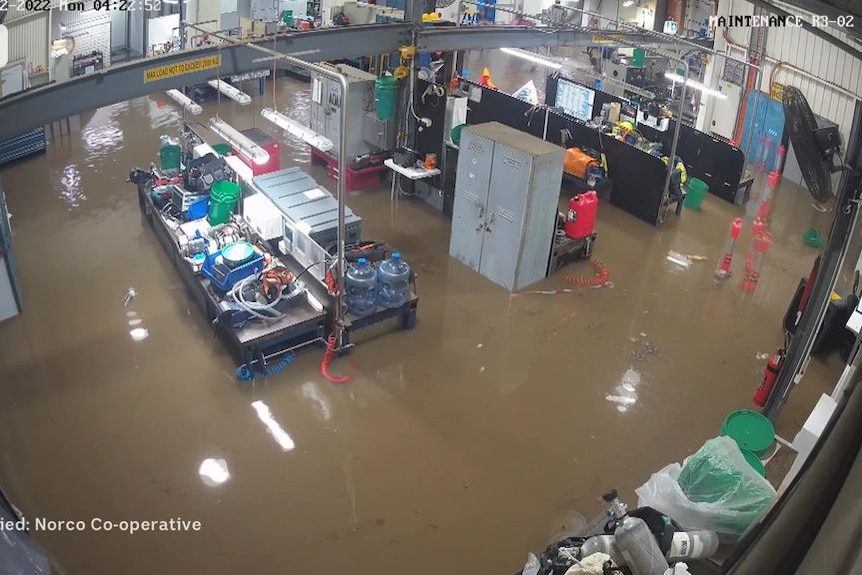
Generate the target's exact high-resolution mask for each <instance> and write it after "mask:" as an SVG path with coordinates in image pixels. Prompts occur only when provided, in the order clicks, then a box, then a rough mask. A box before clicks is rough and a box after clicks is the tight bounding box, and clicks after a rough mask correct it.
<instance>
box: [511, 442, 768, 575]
mask: <svg viewBox="0 0 862 575" xmlns="http://www.w3.org/2000/svg"><path fill="white" fill-rule="evenodd" d="M636 493H637V495H638V507H637V508H636V509H633V510H629V509H628V506H627V505H626V504H625V503H623V502H622V501H620V499H619V497H618V494H617V491H616V490H611V491H609V492H608V493H606V494H605V495H604V496H603V497H602V498H603V499H604V501H605V502H606V504H607V510H606V511H605V512H604V513H603V514H602V515H601V516H599V517H598V518H596V519H595V520H594V521H592V522H591V523H590V524H589V525H587V527H586V528H584V529H583V530H582V533H578V534H577V535H576V536H572V535H571V533H567V534H564V536H563V537H562V538H560V539H559V540H557V541H554V542H553V543H551V545H549V546H548V547H547V549H545V551H544V552H542V553H540V554H539V555H534V554H532V553H531V554H530V555H529V556H528V559H527V563H526V564H525V565H524V569H523V570H522V571H521V573H522V575H683V574H686V573H689V570H688V564H687V562H691V561H697V560H703V559H708V558H710V557H712V556H713V555H715V554H716V552H717V551H718V549H719V545H720V544H721V543H724V542H733V541H735V540H736V539H738V538H739V537H740V536H741V535H742V534H743V533H744V532H745V530H746V529H748V527H749V526H751V525H752V524H753V523H754V522H755V521H757V519H758V518H759V517H760V516H761V515H762V514H763V513H764V512H765V511H766V509H768V508H769V506H770V505H771V504H772V502H773V501H774V500H775V498H776V495H777V494H776V492H775V489H773V487H772V486H771V485H770V484H769V482H767V481H766V479H765V478H764V477H763V476H762V475H761V474H760V473H759V472H758V470H757V469H755V468H754V467H753V466H752V463H751V462H750V461H749V460H747V459H746V457H745V456H744V455H743V453H742V451H741V450H740V448H739V445H738V444H737V442H736V441H735V440H734V439H731V438H730V437H716V438H714V439H710V440H709V441H707V442H706V443H705V444H704V445H703V447H701V448H700V449H699V450H698V451H697V452H696V453H695V454H694V455H692V456H691V457H689V458H688V459H687V460H686V461H685V462H683V464H682V465H680V464H679V463H673V464H671V465H668V466H667V467H665V468H664V469H661V470H660V471H658V472H656V473H654V474H653V475H652V476H651V477H650V478H649V480H648V481H647V482H646V483H645V484H644V485H642V486H641V487H639V488H638V489H637V490H636Z"/></svg>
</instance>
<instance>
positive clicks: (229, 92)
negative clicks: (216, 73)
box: [209, 80, 251, 106]
mask: <svg viewBox="0 0 862 575" xmlns="http://www.w3.org/2000/svg"><path fill="white" fill-rule="evenodd" d="M209 85H210V86H212V87H213V88H215V89H216V90H218V91H219V92H221V93H222V94H224V95H225V96H227V97H228V98H230V99H231V100H233V101H234V102H236V103H237V104H242V105H243V106H248V105H249V104H251V96H249V95H248V94H246V93H245V92H243V91H242V90H237V89H236V88H234V87H233V86H231V85H230V84H228V83H227V82H225V81H224V80H210V81H209Z"/></svg>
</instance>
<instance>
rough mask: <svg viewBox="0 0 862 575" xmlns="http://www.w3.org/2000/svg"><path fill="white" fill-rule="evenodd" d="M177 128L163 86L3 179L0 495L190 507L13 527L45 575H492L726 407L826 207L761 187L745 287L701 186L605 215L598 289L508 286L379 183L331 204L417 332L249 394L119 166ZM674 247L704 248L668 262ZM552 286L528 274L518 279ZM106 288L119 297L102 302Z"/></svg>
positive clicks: (390, 335)
mask: <svg viewBox="0 0 862 575" xmlns="http://www.w3.org/2000/svg"><path fill="white" fill-rule="evenodd" d="M520 71H521V69H520V68H518V69H517V70H514V71H510V72H507V74H509V75H511V76H512V77H517V73H519V72H520ZM521 83H523V82H521ZM255 86H256V83H252V84H246V88H247V89H249V90H251V89H252V88H254V87H255ZM514 88H517V86H514ZM271 97H272V95H271V94H268V95H267V96H266V97H265V98H255V100H254V102H253V104H252V105H251V106H249V107H247V108H242V107H240V106H238V105H236V104H233V103H228V102H222V103H221V104H220V108H221V110H220V112H221V115H222V117H224V118H225V119H227V120H228V121H230V122H231V124H232V125H234V126H235V127H237V128H240V129H243V128H248V127H252V126H257V127H260V128H262V129H264V130H266V131H268V132H270V133H271V134H273V135H275V136H277V137H281V134H280V133H279V132H278V131H277V130H275V129H274V128H273V127H272V125H271V124H269V123H267V122H266V121H265V120H263V119H262V118H261V117H260V108H261V107H263V106H267V105H270V102H271V99H270V98H271ZM277 98H278V104H279V108H280V109H286V110H288V111H289V113H290V114H291V115H293V116H294V117H297V118H298V119H304V118H305V117H306V116H307V111H308V86H307V84H303V83H301V82H298V81H295V80H284V81H280V82H279V92H278V95H277ZM216 107H217V106H216V104H206V105H204V108H205V113H204V115H202V116H200V117H199V118H197V120H200V121H201V122H203V123H205V119H206V118H207V117H208V116H209V115H211V114H213V113H215V111H216ZM180 121H181V117H180V114H179V113H178V112H177V108H176V107H175V106H173V105H172V104H170V103H169V100H167V98H165V97H163V96H162V95H154V96H152V97H149V98H140V99H137V100H133V101H130V102H126V103H120V104H116V105H114V106H110V107H107V108H103V109H101V110H97V111H94V112H91V113H88V114H85V115H83V116H82V118H81V130H80V132H78V133H74V134H72V135H71V136H67V137H66V138H64V139H58V140H53V141H51V142H50V145H49V148H48V151H47V153H45V154H44V155H41V156H37V157H34V158H31V159H27V160H24V161H21V162H18V163H16V164H14V165H12V166H7V167H4V168H3V169H2V171H0V177H2V178H3V183H4V186H5V189H6V191H7V194H8V204H9V209H10V211H11V212H12V214H13V216H14V217H13V220H12V222H13V227H14V230H15V238H14V241H15V250H16V254H17V257H18V264H19V266H18V267H19V275H20V281H21V287H22V293H23V303H24V307H25V311H24V313H23V314H22V315H20V316H18V317H16V318H13V319H11V320H9V321H6V322H4V323H2V324H0V453H2V457H3V460H2V466H0V485H2V487H3V489H4V490H5V491H6V493H7V494H8V495H9V497H10V499H11V500H12V501H13V502H14V503H15V504H16V505H17V506H18V507H19V508H20V509H21V510H22V512H23V513H24V514H25V515H27V516H29V517H37V516H43V517H48V518H52V519H84V520H89V519H90V518H93V517H100V518H103V519H107V520H112V521H119V520H122V519H138V520H143V519H169V518H175V517H182V518H184V519H187V520H198V521H200V522H201V523H202V529H201V531H200V532H190V533H143V534H136V535H127V534H122V533H117V532H110V533H104V532H93V531H90V530H88V531H85V532H82V533H56V532H40V533H36V534H35V535H36V538H37V539H38V540H39V541H40V542H41V543H42V544H43V545H44V547H45V548H46V549H47V551H48V553H49V554H50V556H51V558H52V560H53V561H54V562H55V563H56V565H58V566H59V567H60V568H61V569H62V571H63V572H65V573H69V574H88V575H98V574H111V575H113V574H116V573H124V574H129V575H132V574H144V573H147V574H149V573H180V572H189V573H214V574H215V573H225V574H228V573H320V572H326V573H348V572H349V573H411V574H413V575H426V574H427V575H432V574H433V575H439V574H441V573H477V574H486V573H487V574H489V575H490V574H501V573H513V572H515V571H516V570H517V569H520V567H521V566H522V565H523V562H524V559H525V557H526V554H527V552H528V551H530V550H537V549H540V548H543V547H544V546H545V544H546V543H547V540H548V538H549V537H550V536H552V535H553V534H554V533H555V532H557V531H559V530H560V529H561V527H562V526H563V525H564V524H567V523H568V524H571V521H572V519H571V518H572V517H576V513H575V512H578V513H581V514H583V515H584V516H586V517H588V518H589V517H591V516H593V515H595V514H596V513H597V512H598V511H599V509H600V500H599V496H600V494H601V493H602V492H603V491H605V490H606V489H608V488H610V487H618V488H619V489H620V493H621V496H622V497H623V498H624V499H625V500H627V501H628V502H629V503H632V504H634V503H635V497H634V494H633V489H634V488H635V487H637V486H638V485H640V484H641V483H643V482H644V481H645V480H646V479H647V478H648V477H649V474H650V473H651V472H653V471H655V470H658V469H660V468H661V467H663V466H664V465H666V464H667V463H669V462H671V461H677V460H680V459H681V458H683V457H685V456H686V455H688V454H690V453H692V452H693V451H694V450H696V449H697V448H698V447H699V446H700V445H701V444H702V443H703V441H705V440H706V439H708V438H710V437H713V436H715V435H717V434H718V432H719V428H720V426H721V423H722V420H723V419H724V417H725V416H726V415H727V414H728V413H729V412H730V411H732V410H734V409H739V408H746V407H749V406H750V399H751V395H752V392H753V390H754V387H755V385H756V383H757V381H758V378H759V375H760V373H761V371H762V369H763V366H764V363H765V360H763V359H762V358H760V357H759V356H758V354H762V353H766V352H771V351H773V350H774V349H775V348H776V347H777V346H779V345H780V344H781V342H782V329H781V319H782V316H783V314H784V310H785V308H786V306H787V305H788V302H789V300H790V298H791V296H792V294H793V291H794V289H795V287H796V284H797V282H798V280H799V278H800V277H802V276H803V275H807V273H808V270H809V268H810V266H811V263H812V261H813V259H814V257H815V256H816V252H815V251H814V250H812V249H811V248H808V247H806V246H805V245H803V244H802V241H801V233H802V231H803V230H805V229H806V228H808V227H811V226H816V227H819V228H820V229H821V230H823V231H824V232H825V231H826V230H828V225H829V222H830V220H831V213H825V214H823V213H819V212H818V211H816V210H815V209H814V208H813V207H812V205H811V199H810V197H809V196H808V195H807V193H806V192H804V191H802V190H800V188H799V187H798V186H797V185H795V184H794V183H792V182H787V183H785V184H782V186H781V188H780V189H779V190H778V193H777V197H776V206H775V215H774V219H773V225H772V233H773V244H772V249H771V251H770V253H769V254H768V256H767V258H766V265H765V268H764V271H763V275H762V278H761V280H760V284H759V287H758V289H757V292H756V293H755V294H752V295H749V294H746V293H744V292H743V291H742V290H741V289H740V282H741V279H740V277H739V276H740V275H741V271H740V269H741V265H742V260H743V254H744V251H743V250H744V249H745V248H746V247H747V242H746V241H743V242H741V244H742V245H740V246H739V247H738V250H737V257H736V260H735V264H734V269H735V270H736V271H737V276H736V277H734V278H732V279H731V280H729V281H727V282H725V283H723V284H719V283H716V281H715V280H714V279H713V276H712V271H713V269H714V267H715V263H716V261H717V259H718V257H719V255H720V253H721V251H722V249H723V247H724V244H725V241H726V235H727V231H728V226H729V222H730V220H731V219H732V218H733V217H735V216H738V215H741V214H742V212H743V208H742V207H740V206H733V205H730V204H728V203H726V202H724V201H722V200H720V199H718V198H716V197H708V198H707V199H706V201H705V204H704V207H703V209H702V210H701V211H696V212H693V211H688V210H686V211H685V212H684V213H683V215H682V216H681V217H679V218H678V217H676V216H673V215H670V216H669V218H668V221H667V224H666V225H665V226H664V227H662V228H659V229H657V228H654V227H652V226H649V225H647V224H645V223H643V222H641V221H639V220H637V219H636V218H634V217H633V216H630V215H629V214H627V213H625V212H623V211H621V210H619V209H617V208H616V207H612V206H606V205H602V206H601V208H600V211H599V218H598V224H597V230H598V241H597V244H596V247H595V255H596V256H597V257H598V258H600V259H601V260H602V261H604V262H605V264H607V266H608V267H609V269H610V273H611V279H612V281H613V287H612V288H601V289H578V290H575V291H574V292H573V293H557V294H555V295H542V294H526V293H525V294H510V293H508V292H506V291H505V290H504V289H502V288H500V287H497V286H496V285H494V284H492V283H491V282H490V281H488V280H486V279H484V278H483V277H481V276H479V275H478V274H476V273H474V272H472V271H471V270H469V269H467V268H466V267H465V266H463V265H462V264H460V263H458V262H456V261H454V260H453V259H451V258H450V257H449V256H448V244H449V221H448V220H447V219H446V218H444V217H443V216H442V215H441V214H439V213H438V212H436V211H434V210H433V209H432V208H430V207H428V206H427V205H425V204H423V203H421V202H415V201H410V200H407V199H401V200H400V201H399V207H398V211H397V217H393V211H392V210H391V209H390V197H389V190H388V186H387V185H386V184H383V185H381V186H380V187H379V188H376V189H370V190H365V191H363V192H361V193H352V194H351V195H350V197H349V200H348V203H349V205H350V206H351V208H352V209H353V210H354V211H355V212H356V213H358V214H359V215H361V216H362V218H363V220H364V221H363V235H364V236H365V237H366V238H372V239H377V240H385V241H387V242H389V243H390V245H392V246H393V247H395V248H397V249H399V250H400V251H401V253H402V254H403V255H404V258H405V259H406V260H407V261H408V262H409V263H410V264H411V265H412V266H413V267H414V268H415V270H416V271H417V273H418V274H419V279H418V282H419V295H420V298H421V299H420V303H419V313H418V323H417V326H416V329H415V330H413V331H408V332H380V331H379V330H378V332H376V333H375V337H367V336H366V337H365V338H364V340H362V341H360V343H359V344H358V346H357V347H356V349H355V350H354V352H353V353H352V355H350V356H349V357H348V358H343V359H338V360H336V361H334V362H333V365H332V370H333V371H334V372H337V373H342V372H345V371H348V370H355V377H354V379H353V381H352V382H351V383H349V384H342V385H336V384H331V383H329V382H327V381H326V380H325V379H324V378H323V377H322V376H321V375H320V372H319V364H320V360H321V352H320V350H318V349H315V348H310V349H306V350H304V351H301V352H299V353H298V354H297V360H296V363H295V364H294V365H293V366H292V367H291V368H290V369H289V370H287V371H285V372H283V373H282V374H280V375H278V376H276V377H272V378H271V379H269V380H268V381H265V382H258V384H257V385H256V386H255V387H252V386H250V385H249V384H247V383H240V382H238V381H237V380H236V378H235V377H234V370H235V368H236V365H235V363H234V360H233V359H232V358H231V357H230V355H229V354H228V352H227V350H226V348H225V347H223V345H222V344H221V343H220V341H219V340H217V339H216V338H215V337H214V335H213V330H212V327H211V326H210V325H209V322H208V321H206V320H205V318H204V317H203V316H202V314H201V313H200V312H199V310H198V308H197V307H196V306H195V304H194V302H193V301H192V300H191V298H190V297H189V294H188V293H187V292H186V290H185V289H184V286H183V284H182V282H181V280H180V279H179V277H178V276H177V275H176V273H175V271H174V269H173V268H172V267H171V265H170V264H169V262H168V261H167V259H166V258H165V256H164V253H163V251H162V249H161V247H160V245H159V244H158V242H157V240H156V238H155V236H154V235H153V232H152V230H151V229H150V228H149V227H148V226H147V225H146V224H145V223H143V222H142V220H141V218H140V215H139V209H138V203H137V198H136V195H135V190H134V188H133V186H132V185H131V184H128V183H126V182H125V179H126V176H127V174H128V172H129V170H130V169H132V168H134V167H135V166H141V167H143V166H146V165H148V164H149V163H150V162H152V161H155V159H156V156H157V150H158V146H159V136H160V135H161V134H163V133H167V134H174V133H175V132H176V129H177V128H178V126H179V124H180ZM200 131H201V132H202V133H203V134H206V133H207V132H206V130H205V129H204V128H200ZM215 141H216V140H215V139H213V142H215ZM281 154H282V156H281V160H282V166H287V165H294V164H298V165H303V166H306V167H308V162H309V154H308V151H307V148H306V147H305V146H303V145H302V144H301V143H299V142H296V141H295V140H289V141H288V142H287V143H286V144H283V145H282V146H281ZM311 172H312V174H313V175H314V177H316V178H317V179H318V180H319V181H320V182H321V183H325V184H327V185H329V186H330V188H333V189H334V185H333V183H332V181H331V180H329V179H328V178H327V176H326V173H325V172H324V171H323V170H321V169H319V168H314V169H312V170H311ZM746 233H748V232H746ZM671 250H673V251H677V252H681V253H684V254H690V255H702V256H705V257H706V258H707V259H706V261H695V262H694V263H692V265H691V267H690V268H688V269H682V268H680V267H678V266H677V265H675V264H674V263H672V262H671V261H669V260H668V259H667V255H668V252H669V251H671ZM567 271H568V272H570V273H576V274H578V273H584V274H587V273H590V270H589V266H588V265H587V264H584V263H582V264H576V265H573V266H571V267H570V268H569V269H567ZM566 286H567V284H566V283H565V282H564V281H563V280H562V279H561V278H560V277H559V276H553V277H550V278H548V279H546V280H545V281H543V282H540V283H539V284H537V285H536V286H535V288H531V289H536V290H546V291H552V290H557V289H561V288H564V287H566ZM129 287H134V289H135V290H136V291H137V294H138V295H137V297H136V298H135V299H134V300H133V301H132V303H131V304H130V305H129V306H128V307H123V305H122V298H123V295H124V294H125V292H126V290H127V289H128V288H129ZM839 368H840V361H838V360H837V358H834V357H833V358H832V359H831V360H830V361H828V362H823V361H821V360H814V361H813V362H812V364H811V366H810V368H809V372H808V375H807V376H806V378H805V380H804V381H803V384H802V385H800V386H799V387H798V389H797V390H796V392H795V393H794V394H793V396H792V397H791V398H790V401H789V403H788V405H787V408H786V409H785V411H784V413H783V414H782V417H781V420H780V421H779V425H778V431H779V433H781V434H782V435H784V437H787V438H789V439H792V437H793V434H794V433H795V432H796V430H797V429H798V428H799V427H800V426H801V424H802V422H803V421H804V419H805V417H806V416H807V413H808V412H809V411H810V409H811V408H812V407H813V405H814V403H815V402H816V400H817V398H818V397H819V395H820V393H823V392H829V391H830V390H831V388H832V385H833V384H834V382H835V378H836V376H837V373H838V369H839Z"/></svg>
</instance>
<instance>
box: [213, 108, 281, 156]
mask: <svg viewBox="0 0 862 575" xmlns="http://www.w3.org/2000/svg"><path fill="white" fill-rule="evenodd" d="M209 124H210V130H212V131H213V132H215V133H216V134H218V135H219V136H221V137H222V138H224V139H225V141H226V142H227V143H228V144H230V145H231V146H232V147H233V148H234V149H235V150H236V151H238V152H239V153H240V154H242V155H243V156H245V157H246V158H248V159H250V160H251V161H252V162H254V163H255V164H257V165H261V164H265V163H267V162H268V161H269V152H267V151H266V150H264V149H263V148H261V147H260V146H258V145H257V144H255V143H254V142H252V141H251V140H250V139H249V138H248V136H246V135H245V134H243V133H242V132H240V131H238V130H236V129H235V128H234V127H233V126H231V125H230V124H228V123H227V122H225V121H224V120H222V119H221V118H218V117H213V118H210V122H209Z"/></svg>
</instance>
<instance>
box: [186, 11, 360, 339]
mask: <svg viewBox="0 0 862 575" xmlns="http://www.w3.org/2000/svg"><path fill="white" fill-rule="evenodd" d="M186 25H187V26H189V27H190V28H194V29H195V30H198V31H199V32H206V31H205V30H203V29H202V28H200V27H199V26H197V25H195V24H189V23H188V22H186ZM206 33H207V34H209V35H210V36H213V37H214V38H218V39H219V40H222V41H224V42H228V43H229V44H234V45H237V46H245V47H247V48H250V49H252V50H257V51H258V52H263V53H265V54H268V55H270V56H276V57H278V58H282V59H283V60H285V61H287V62H290V63H291V64H293V65H295V66H299V67H301V68H306V69H308V70H311V71H313V72H317V73H318V74H320V75H321V76H324V77H326V78H329V79H331V80H335V81H337V82H338V83H339V84H341V122H340V130H341V133H340V134H339V145H338V181H337V182H336V189H337V191H338V254H337V256H336V257H337V261H336V276H337V280H338V293H337V294H335V340H336V346H337V347H339V348H340V347H341V345H342V339H343V335H344V273H345V269H344V267H345V266H344V221H345V214H346V207H347V204H346V201H347V191H346V185H345V181H346V180H347V157H346V156H347V114H346V112H345V111H346V110H349V109H350V107H349V106H348V98H349V97H350V93H349V92H350V91H349V86H348V85H347V78H346V77H344V75H342V74H339V73H338V72H334V71H332V70H330V69H329V68H326V67H324V66H321V65H319V64H313V63H311V62H306V61H305V60H300V59H299V58H294V57H293V56H288V55H287V54H282V53H281V52H278V51H276V50H273V49H271V48H264V47H263V46H258V45H256V44H252V43H250V42H239V41H237V40H234V39H233V38H229V37H227V36H222V35H221V34H218V33H213V32H206ZM272 81H273V82H275V81H276V79H275V78H273V79H272Z"/></svg>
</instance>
